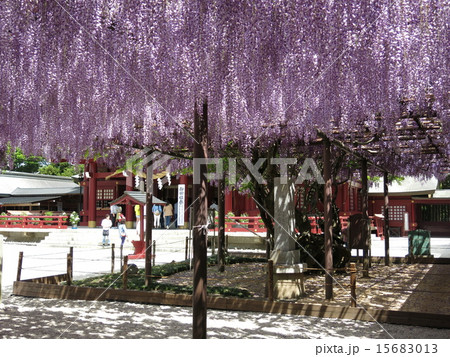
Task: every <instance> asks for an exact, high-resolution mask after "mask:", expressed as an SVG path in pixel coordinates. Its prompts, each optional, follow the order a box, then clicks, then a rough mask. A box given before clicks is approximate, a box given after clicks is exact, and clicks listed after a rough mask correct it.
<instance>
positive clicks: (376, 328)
mask: <svg viewBox="0 0 450 357" xmlns="http://www.w3.org/2000/svg"><path fill="white" fill-rule="evenodd" d="M5 295H7V296H4V298H3V301H2V304H1V305H0V336H1V337H2V338H7V339H15V338H27V339H41V338H45V339H47V338H51V339H55V338H62V339H105V338H107V339H121V338H127V339H142V338H146V339H154V338H158V339H169V338H177V339H188V338H191V336H192V329H191V326H192V309H191V308H184V307H173V306H157V305H142V304H133V303H125V302H104V301H103V302H92V301H91V302H90V301H79V300H75V301H67V300H48V299H38V298H26V297H20V296H13V295H9V294H5ZM207 325H208V338H215V339H223V338H227V339H244V338H245V339H253V338H273V339H284V338H286V339H293V338H295V339H297V338H298V339H311V338H312V339H317V338H349V337H350V338H370V339H390V338H395V339H417V338H420V339H436V338H439V339H448V338H450V330H448V329H434V328H426V327H413V326H402V325H391V324H378V323H375V322H361V321H352V320H341V319H325V318H315V317H304V316H290V315H282V314H265V313H250V312H236V311H214V310H209V311H208V322H207Z"/></svg>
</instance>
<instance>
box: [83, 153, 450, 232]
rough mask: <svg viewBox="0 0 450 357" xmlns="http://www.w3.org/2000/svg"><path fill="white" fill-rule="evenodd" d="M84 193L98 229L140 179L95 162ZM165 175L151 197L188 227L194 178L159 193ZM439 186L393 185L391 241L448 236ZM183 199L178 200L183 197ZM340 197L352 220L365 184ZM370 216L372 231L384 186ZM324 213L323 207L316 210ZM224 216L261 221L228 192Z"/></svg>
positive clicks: (449, 224)
mask: <svg viewBox="0 0 450 357" xmlns="http://www.w3.org/2000/svg"><path fill="white" fill-rule="evenodd" d="M84 164H85V173H84V179H83V180H82V181H81V185H82V187H83V200H82V201H83V209H82V211H81V213H80V216H81V217H82V221H81V225H83V226H89V227H98V226H99V225H100V222H101V220H102V219H103V218H104V217H105V215H106V214H108V213H110V203H111V202H112V201H115V200H117V199H118V198H119V197H121V196H122V195H124V194H125V192H126V191H137V190H138V189H137V185H136V182H137V180H136V177H135V176H134V175H133V174H132V173H130V172H121V171H112V170H109V169H108V168H106V167H105V166H103V165H100V164H98V163H97V162H95V161H94V160H89V161H86V162H85V163H84ZM165 175H166V173H164V172H163V173H161V174H160V175H154V176H153V195H154V196H155V197H157V198H158V199H160V200H162V201H164V202H170V203H171V204H172V205H175V204H176V203H177V202H182V203H183V204H184V220H183V222H184V226H183V227H187V222H188V220H189V210H188V207H189V206H190V205H191V203H192V176H190V175H176V176H171V177H170V182H165V184H164V185H162V187H158V183H157V179H158V178H164V177H165ZM437 186H438V181H437V180H436V179H431V180H425V181H420V180H415V179H412V178H406V179H405V180H404V181H403V182H402V183H401V184H398V183H395V182H394V183H392V184H391V185H389V206H390V208H389V216H390V217H389V218H390V227H391V236H404V235H406V234H407V232H408V231H411V230H414V229H417V228H422V229H427V230H430V231H431V234H432V235H433V236H450V190H438V189H437ZM305 190H307V188H305V187H302V186H298V187H297V190H296V192H297V194H296V206H297V207H299V208H304V206H303V205H304V194H305ZM180 193H181V195H182V196H183V197H182V198H181V200H180V198H179V194H180ZM335 195H336V205H337V206H338V208H339V214H340V216H341V217H344V218H345V217H348V216H350V215H352V214H355V213H360V212H361V202H362V196H361V184H360V183H359V182H353V181H352V182H347V183H345V184H342V185H340V186H339V188H338V190H337V192H335ZM368 201H369V216H371V217H372V218H373V220H374V225H376V224H377V222H378V223H379V220H378V219H379V218H380V217H382V214H383V205H384V197H383V188H382V184H379V185H373V187H371V188H370V189H369V198H368ZM208 202H209V203H210V204H211V203H213V202H215V203H217V189H215V187H210V188H209V192H208ZM318 209H319V210H320V207H318ZM225 212H226V213H229V212H233V214H234V215H235V216H241V215H243V214H247V215H249V216H259V210H258V208H257V205H256V203H255V201H254V200H253V199H252V197H250V196H249V195H243V194H241V193H239V192H237V191H227V192H226V194H225ZM122 213H124V215H125V217H126V220H127V226H128V227H129V228H132V227H135V222H136V216H135V211H134V207H133V205H131V204H127V205H123V206H122Z"/></svg>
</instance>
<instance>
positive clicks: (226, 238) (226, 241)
mask: <svg viewBox="0 0 450 357" xmlns="http://www.w3.org/2000/svg"><path fill="white" fill-rule="evenodd" d="M225 252H226V253H228V234H227V235H226V236H225Z"/></svg>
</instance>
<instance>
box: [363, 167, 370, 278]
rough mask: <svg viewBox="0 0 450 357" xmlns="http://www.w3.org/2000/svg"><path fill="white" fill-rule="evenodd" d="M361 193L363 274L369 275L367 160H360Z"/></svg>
mask: <svg viewBox="0 0 450 357" xmlns="http://www.w3.org/2000/svg"><path fill="white" fill-rule="evenodd" d="M361 185H362V188H361V195H362V197H361V198H362V202H361V203H362V204H361V210H362V215H363V222H364V226H363V231H362V240H363V242H364V249H363V276H364V277H368V276H369V265H370V261H369V259H370V258H369V249H370V222H369V202H368V197H369V186H368V183H367V160H366V159H363V160H361Z"/></svg>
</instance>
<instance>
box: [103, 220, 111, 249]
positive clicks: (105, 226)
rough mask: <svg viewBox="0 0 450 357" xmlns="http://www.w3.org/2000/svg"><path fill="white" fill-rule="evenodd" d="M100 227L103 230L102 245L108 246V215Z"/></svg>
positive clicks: (109, 225) (109, 221) (109, 226)
mask: <svg viewBox="0 0 450 357" xmlns="http://www.w3.org/2000/svg"><path fill="white" fill-rule="evenodd" d="M101 226H102V228H103V242H102V245H103V246H106V245H109V229H110V228H111V227H112V222H111V218H110V217H109V214H107V215H106V216H105V218H103V220H102V222H101Z"/></svg>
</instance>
